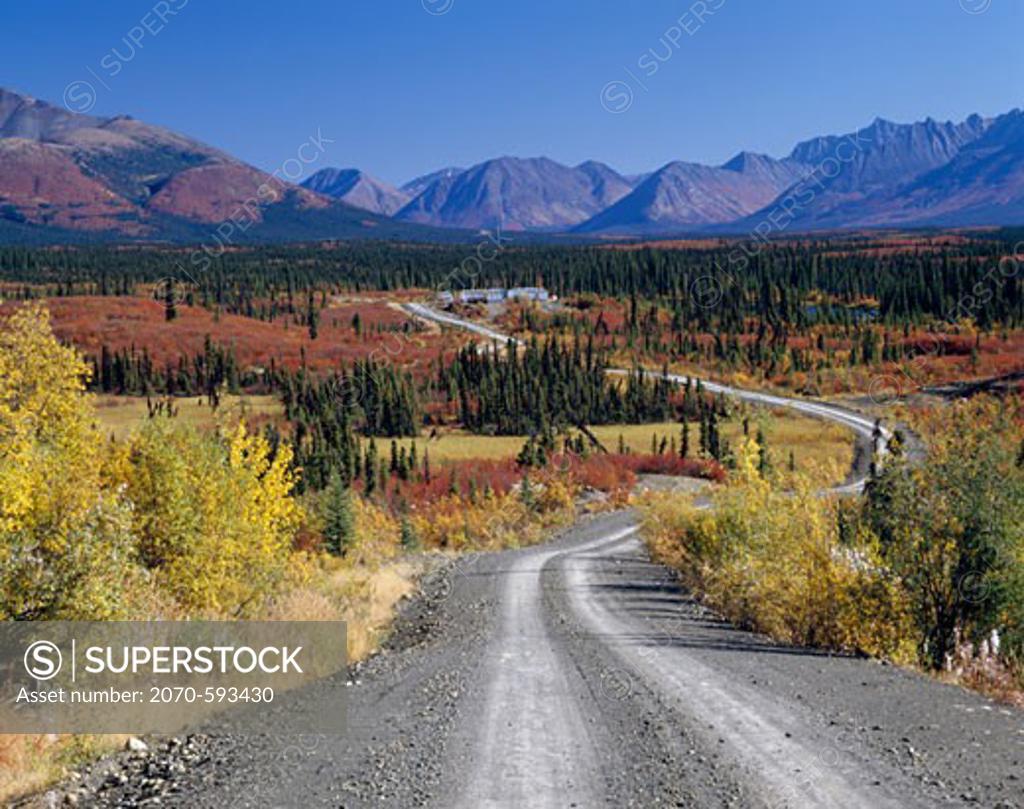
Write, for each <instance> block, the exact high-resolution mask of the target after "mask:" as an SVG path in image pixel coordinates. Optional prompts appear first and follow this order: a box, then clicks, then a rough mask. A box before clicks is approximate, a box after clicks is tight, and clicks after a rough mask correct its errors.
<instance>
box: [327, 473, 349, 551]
mask: <svg viewBox="0 0 1024 809" xmlns="http://www.w3.org/2000/svg"><path fill="white" fill-rule="evenodd" d="M321 504H322V505H321V508H322V510H323V512H322V513H323V520H324V546H325V547H326V548H327V551H328V553H330V554H332V555H334V556H344V555H345V554H346V553H347V552H348V550H349V548H351V547H352V543H353V542H354V541H355V515H354V513H353V511H352V495H351V493H350V491H349V488H348V486H346V485H345V483H344V482H343V481H342V479H341V476H340V475H339V474H338V473H337V472H336V471H332V472H331V476H330V478H329V479H328V482H327V488H326V489H324V491H323V494H322V495H321Z"/></svg>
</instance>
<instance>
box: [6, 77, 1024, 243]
mask: <svg viewBox="0 0 1024 809" xmlns="http://www.w3.org/2000/svg"><path fill="white" fill-rule="evenodd" d="M240 211H245V217H244V218H245V219H246V221H247V222H248V224H249V225H251V226H250V227H246V228H245V229H244V232H243V231H242V229H240V228H239V229H236V231H235V233H234V237H235V238H238V239H239V240H242V239H244V240H246V241H250V240H254V239H256V240H266V241H272V240H315V239H331V238H395V239H417V240H435V239H436V240H442V239H443V240H453V239H465V238H470V237H471V233H470V232H472V231H479V230H481V229H494V228H501V229H503V230H505V231H524V232H534V233H538V234H543V233H558V234H573V236H574V238H579V239H590V238H597V237H603V238H608V237H620V236H634V235H636V236H650V235H666V236H667V235H676V234H697V233H723V234H724V233H737V234H743V233H749V232H751V231H753V230H756V229H758V228H759V227H761V226H763V223H765V222H766V221H771V222H772V223H773V226H772V228H771V229H773V230H777V229H778V228H780V227H785V228H786V229H787V230H789V231H790V232H799V231H810V230H836V229H845V228H870V227H912V226H952V225H1012V224H1022V223H1024V112H1022V111H1021V110H1012V111H1010V112H1008V113H1005V114H1003V115H1000V116H997V117H994V118H982V117H981V116H978V115H972V116H970V117H969V118H967V119H966V120H964V121H962V122H959V123H953V122H938V121H934V120H932V119H928V120H925V121H921V122H917V123H912V124H898V123H893V122H890V121H885V120H882V119H876V120H875V121H874V122H873V123H872V124H870V125H869V126H867V127H864V128H863V129H860V130H858V131H856V132H851V133H848V134H844V135H827V136H822V137H816V138H812V139H810V140H807V141H804V142H802V143H799V144H797V145H796V146H795V147H794V148H793V150H792V151H791V152H790V153H789V154H788V155H786V156H785V157H782V158H778V159H777V158H773V157H770V156H768V155H763V154H757V153H753V152H741V153H740V154H738V155H736V156H735V157H733V158H732V159H731V160H729V161H727V162H726V163H723V164H722V165H719V166H708V165H703V164H700V163H692V162H683V161H673V162H670V163H668V164H666V165H664V166H662V167H660V168H658V169H657V170H655V171H653V172H650V173H648V174H642V175H623V174H621V173H619V172H617V171H615V170H614V169H613V168H611V167H610V166H608V165H605V164H604V163H600V162H597V161H593V160H589V161H586V162H584V163H580V164H579V165H576V166H566V165H563V164H561V163H558V162H556V161H554V160H551V159H548V158H545V157H537V158H518V157H499V158H495V159H492V160H487V161H485V162H483V163H480V164H478V165H475V166H470V167H468V168H461V167H448V168H444V169H441V170H439V171H435V172H431V173H429V174H426V175H424V176H422V177H418V178H415V179H413V180H411V181H410V182H408V183H406V184H404V185H403V186H401V187H400V188H396V187H394V186H392V185H389V184H388V183H386V182H383V181H381V180H378V179H376V178H374V177H372V176H370V175H369V174H367V173H366V172H364V171H362V170H360V169H356V168H340V169H339V168H324V169H321V170H319V171H316V172H315V173H313V174H312V175H311V176H309V177H308V178H307V179H306V180H305V181H304V182H303V183H302V184H301V185H293V184H291V183H285V182H283V181H280V180H277V179H273V178H271V177H270V176H269V175H268V174H267V173H266V172H263V171H261V170H259V169H257V168H254V167H252V166H249V165H247V164H246V163H244V162H243V161H241V160H238V159H237V158H234V157H233V156H231V155H229V154H226V153H225V152H223V151H221V150H218V149H216V148H214V147H211V146H208V145H206V144H203V143H201V142H199V141H197V140H195V139H193V138H189V137H186V136H184V135H180V134H177V133H175V132H172V131H170V130H167V129H163V128H161V127H156V126H152V125H149V124H145V123H142V122H140V121H137V120H135V119H133V118H131V117H128V116H115V117H112V118H100V117H94V116H90V115H82V114H78V113H73V112H69V111H67V110H65V109H63V108H60V107H56V106H53V105H50V104H47V103H46V102H43V101H38V100H36V99H34V98H31V97H29V96H25V95H21V94H18V93H15V92H11V91H7V90H3V89H0V240H4V241H43V242H46V241H50V242H59V241H64V240H82V239H87V238H88V239H107V240H111V239H114V240H151V241H152V240H164V241H203V240H204V239H206V238H210V234H211V233H212V232H214V231H215V230H216V228H217V227H218V226H219V225H220V223H222V222H224V221H225V220H229V219H232V218H237V217H238V215H239V212H240ZM780 212H784V213H783V214H782V215H781V220H780ZM250 220H251V221H250ZM780 221H782V222H784V225H780V224H779V222H780Z"/></svg>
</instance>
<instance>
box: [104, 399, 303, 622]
mask: <svg viewBox="0 0 1024 809" xmlns="http://www.w3.org/2000/svg"><path fill="white" fill-rule="evenodd" d="M123 452H124V453H125V456H126V457H125V459H124V460H123V461H122V462H120V463H118V464H117V466H118V468H119V469H120V470H122V474H123V475H124V479H123V483H124V490H125V494H126V496H127V498H128V500H129V501H130V502H131V503H132V504H133V507H134V508H133V514H134V520H133V523H134V530H135V534H136V536H137V537H138V549H139V556H140V559H141V561H142V563H143V564H144V565H145V567H146V568H147V569H149V570H151V571H152V572H153V575H154V577H155V579H156V582H157V584H158V586H160V587H161V588H162V589H164V590H166V591H167V592H169V593H170V594H171V595H172V597H173V598H174V600H175V601H176V602H177V603H179V604H181V605H182V606H183V607H185V608H186V610H188V611H190V612H194V613H196V612H197V613H209V614H215V615H216V614H220V615H231V616H242V615H249V614H255V613H256V612H257V611H258V608H259V607H261V606H262V602H263V599H264V598H266V597H267V596H269V595H271V594H272V593H273V592H274V591H275V589H277V588H278V587H279V586H280V585H281V583H282V582H283V581H284V579H285V576H286V574H287V565H288V562H289V559H290V557H291V548H292V539H293V537H294V535H295V532H296V531H297V530H298V528H299V525H300V523H301V519H302V512H301V510H300V508H299V506H298V504H297V503H296V501H295V500H294V499H293V498H292V496H291V493H292V489H293V488H294V486H295V478H294V474H293V472H292V471H291V470H290V462H291V450H290V448H289V447H288V445H287V444H281V445H280V446H279V447H278V449H277V453H276V455H275V456H274V457H271V451H270V446H269V444H268V443H267V441H266V440H265V439H264V438H263V437H262V436H260V435H254V434H250V433H248V432H247V431H246V429H245V427H244V425H242V424H239V425H238V426H237V427H236V428H235V429H234V430H231V431H225V432H224V433H223V434H222V435H221V436H219V437H216V438H211V437H210V436H206V435H203V434H201V433H199V432H198V431H197V430H195V429H194V428H192V427H188V426H180V425H177V424H175V423H174V422H173V420H170V419H165V418H156V419H152V420H150V421H149V422H148V423H147V424H146V426H145V427H144V428H143V429H141V430H140V431H138V432H137V433H135V434H133V435H132V437H131V439H130V440H129V442H128V443H127V445H126V447H125V448H124V450H123Z"/></svg>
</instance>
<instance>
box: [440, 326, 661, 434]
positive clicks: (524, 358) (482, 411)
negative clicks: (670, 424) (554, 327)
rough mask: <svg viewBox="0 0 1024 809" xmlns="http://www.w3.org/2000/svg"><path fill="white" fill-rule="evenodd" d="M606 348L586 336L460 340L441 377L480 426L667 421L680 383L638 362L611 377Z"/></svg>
mask: <svg viewBox="0 0 1024 809" xmlns="http://www.w3.org/2000/svg"><path fill="white" fill-rule="evenodd" d="M607 369H608V363H607V360H606V358H605V357H604V355H603V353H602V352H599V351H597V350H595V347H594V342H593V341H592V340H588V341H587V342H586V345H585V346H583V345H581V344H580V343H579V342H574V343H571V344H570V343H566V342H561V343H560V342H558V341H555V340H545V341H543V342H541V341H539V340H537V339H536V338H534V339H532V340H530V341H529V342H528V343H527V344H526V345H525V346H524V347H523V348H522V349H521V350H517V349H516V346H515V344H513V343H509V345H507V346H506V347H505V348H504V350H503V351H500V350H499V349H498V346H493V347H492V348H491V349H489V350H487V349H484V350H482V349H479V348H477V347H475V346H467V347H466V348H463V349H462V350H461V351H460V352H459V353H458V354H457V355H456V357H455V359H454V361H453V362H452V363H451V364H450V365H448V366H447V367H446V368H445V369H444V370H443V371H442V373H441V376H440V378H439V379H438V388H439V389H440V390H441V391H442V392H443V393H444V395H445V396H446V398H447V399H448V401H449V402H450V403H455V404H457V408H458V413H459V420H460V421H461V422H462V424H463V425H464V426H465V427H466V428H467V429H469V430H472V431H474V432H477V433H489V434H498V435H521V434H523V433H546V432H550V431H551V430H552V429H554V430H555V431H559V430H562V429H564V428H565V427H567V426H570V425H575V424H616V423H640V422H650V421H663V420H665V419H667V418H670V417H671V415H672V410H673V408H672V404H671V401H670V397H671V395H672V393H673V392H674V390H675V388H676V386H675V385H674V384H673V383H671V382H670V381H669V380H668V379H666V378H663V377H655V378H651V377H650V376H649V375H645V374H643V373H641V372H640V370H639V369H635V370H634V371H632V372H631V373H629V374H628V375H627V376H626V378H625V381H624V382H621V380H619V379H617V378H615V377H609V376H608V374H607Z"/></svg>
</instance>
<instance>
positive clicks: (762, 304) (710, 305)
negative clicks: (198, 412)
mask: <svg viewBox="0 0 1024 809" xmlns="http://www.w3.org/2000/svg"><path fill="white" fill-rule="evenodd" d="M1017 236H1018V234H1017V233H1014V232H1010V231H1004V232H997V233H995V234H991V235H986V237H985V238H981V239H977V240H974V241H970V242H967V243H964V244H945V245H929V246H927V247H924V248H922V249H920V250H916V251H886V250H884V249H880V250H877V251H870V250H868V249H866V248H871V247H873V246H877V247H879V248H885V247H886V243H885V242H884V241H878V242H873V241H871V240H870V239H867V240H862V241H855V240H828V239H824V238H823V239H820V240H809V241H805V242H801V243H799V244H796V243H788V242H779V243H769V244H761V243H756V242H755V243H739V244H727V243H724V242H723V243H722V244H721V246H718V247H713V248H709V249H681V250H663V249H656V248H643V249H637V250H608V249H602V248H595V247H562V246H559V247H554V246H546V245H532V246H528V245H523V246H516V248H515V249H504V250H502V251H497V253H496V255H495V257H494V258H493V260H489V261H487V262H479V261H475V262H469V263H467V256H472V254H473V253H472V250H469V249H467V246H466V245H430V246H426V245H422V246H420V245H396V244H389V243H383V242H380V243H375V242H361V243H351V244H342V245H334V246H317V245H304V246H292V245H274V246H270V245H267V246H254V247H251V248H246V249H240V250H237V251H232V252H229V253H224V254H223V255H220V256H214V257H212V258H211V259H210V261H209V265H208V266H204V268H203V269H202V270H201V271H200V270H194V271H189V270H188V267H187V263H186V264H185V265H184V266H183V263H182V252H181V251H180V250H179V249H171V248H163V247H159V248H154V247H150V248H141V247H140V248H137V249H135V248H116V249H115V248H111V247H101V246H88V247H75V248H66V249H61V250H52V249H32V248H25V247H0V281H7V282H11V284H12V285H13V288H12V289H11V290H10V293H11V294H13V296H15V297H18V296H21V295H26V296H30V295H40V294H44V295H48V296H57V295H70V294H97V295H123V294H130V291H131V290H134V289H135V288H136V287H137V286H138V285H139V284H153V283H155V282H157V281H159V280H161V279H165V278H175V279H178V280H180V282H181V284H182V285H183V286H184V287H185V289H186V302H187V303H194V304H198V305H202V306H206V307H208V308H219V309H222V310H225V311H230V312H237V313H240V314H245V315H248V316H250V317H262V318H270V319H272V318H273V317H274V315H275V309H280V308H284V309H285V310H286V311H288V312H290V313H291V314H296V313H298V314H300V315H304V316H305V318H306V319H307V320H309V319H310V312H311V311H312V310H313V308H314V307H313V305H312V304H311V300H310V298H309V293H310V292H311V291H315V292H316V294H317V295H318V296H320V295H323V294H325V293H329V292H331V291H335V290H339V291H340V290H347V291H359V290H384V291H387V290H393V289H400V288H410V287H419V288H433V289H460V288H464V287H467V286H522V285H532V284H536V283H543V284H544V285H545V286H547V287H548V288H549V289H550V290H551V291H552V292H555V293H556V294H558V295H561V296H566V295H572V294H578V293H596V294H599V295H603V296H612V297H629V296H634V295H635V296H639V297H641V298H646V299H657V300H661V301H662V302H664V303H666V304H667V305H668V306H669V307H670V308H671V309H672V310H673V311H678V312H679V315H680V317H681V318H682V320H683V322H685V323H692V324H694V326H695V328H694V330H697V331H703V332H713V331H726V332H730V331H731V332H734V333H736V332H739V331H740V330H741V328H742V326H743V324H744V320H745V319H746V318H748V317H759V318H761V319H763V320H764V321H765V323H766V324H768V326H774V325H776V324H779V323H785V324H789V325H791V326H793V327H795V328H798V329H802V328H805V327H807V326H808V325H809V324H812V323H834V324H844V323H846V324H850V323H855V322H857V320H858V319H860V318H862V317H864V316H865V313H866V314H868V315H870V316H871V317H877V318H878V319H879V320H880V321H882V322H884V323H887V324H897V325H902V324H903V323H906V322H910V323H913V324H920V323H924V322H927V320H929V319H932V320H936V319H939V320H949V319H951V318H960V317H968V316H969V317H971V318H973V319H974V320H975V321H977V322H978V323H979V324H980V325H981V327H982V328H990V327H992V326H994V325H1005V326H1010V327H1013V326H1019V325H1021V324H1024V272H1022V271H1021V270H1020V268H1019V267H1017V266H1016V263H1015V262H1014V261H1012V260H1009V261H1007V260H1004V259H1005V257H1006V256H1007V255H1008V254H1010V253H1011V251H1012V250H1013V249H1014V245H1015V244H1017V242H1018V241H1019V239H1017ZM470 264H471V266H470ZM26 284H32V285H38V286H27V285H26ZM810 300H815V301H817V303H815V304H814V305H813V306H809V305H808V303H807V302H808V301H810ZM868 300H870V301H874V302H876V303H875V304H874V306H873V308H872V309H868V310H864V309H863V308H861V307H862V306H863V304H864V302H865V301H868ZM313 317H314V318H315V315H313Z"/></svg>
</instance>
